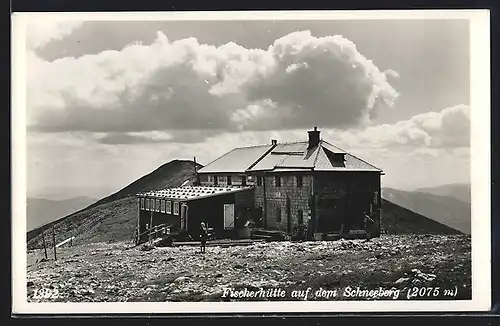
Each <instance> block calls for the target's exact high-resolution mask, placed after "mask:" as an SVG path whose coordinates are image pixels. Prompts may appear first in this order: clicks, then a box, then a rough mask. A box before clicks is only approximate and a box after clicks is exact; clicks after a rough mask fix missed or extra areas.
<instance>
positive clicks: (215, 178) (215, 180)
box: [213, 176, 219, 186]
mask: <svg viewBox="0 0 500 326" xmlns="http://www.w3.org/2000/svg"><path fill="white" fill-rule="evenodd" d="M213 178H214V186H216V185H217V184H218V183H219V182H218V180H217V176H213Z"/></svg>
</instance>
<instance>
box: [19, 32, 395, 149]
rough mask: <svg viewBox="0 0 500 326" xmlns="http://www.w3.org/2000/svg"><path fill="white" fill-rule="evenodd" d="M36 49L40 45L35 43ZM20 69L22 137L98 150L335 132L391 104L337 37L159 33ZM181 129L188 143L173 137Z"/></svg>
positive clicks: (352, 49)
mask: <svg viewBox="0 0 500 326" xmlns="http://www.w3.org/2000/svg"><path fill="white" fill-rule="evenodd" d="M67 28H69V27H67ZM67 28H66V27H65V28H62V27H60V28H59V29H57V30H58V31H60V32H59V34H58V35H64V33H66V31H67V30H68V29H67ZM38 40H39V41H38V42H35V43H36V44H43V42H42V41H41V40H44V38H43V37H42V36H39V37H38ZM29 69H30V70H31V69H33V70H34V71H36V73H32V76H31V78H29V82H28V116H29V121H28V126H29V128H30V129H31V130H35V131H39V132H61V131H74V130H77V131H89V132H103V133H110V134H109V136H108V137H107V138H105V139H104V140H103V141H104V142H106V141H107V142H119V141H126V140H127V139H128V140H130V141H131V142H135V141H146V140H147V139H152V140H153V139H154V137H150V136H148V135H147V134H144V135H139V134H135V135H134V134H130V133H147V132H151V131H165V132H168V133H169V134H170V137H172V138H174V139H177V140H180V141H182V140H183V139H184V140H189V139H191V140H193V139H197V140H203V139H204V138H206V137H207V136H210V135H213V134H217V133H223V132H235V131H256V130H269V129H276V128H281V129H283V130H285V129H297V128H301V129H302V128H306V127H310V126H311V125H316V124H321V125H322V126H323V127H329V128H337V129H340V130H342V129H347V128H350V127H355V126H365V125H367V124H368V123H369V122H370V119H371V118H372V117H373V116H374V115H375V114H376V112H377V110H378V109H380V108H381V107H386V106H387V107H390V106H392V105H393V103H394V101H395V100H396V99H397V97H398V93H397V92H396V90H395V89H394V88H393V87H392V86H391V85H390V84H389V82H388V80H387V76H392V77H394V76H396V75H397V73H396V72H394V71H392V70H388V71H386V72H383V71H380V70H379V69H378V68H377V67H376V66H375V65H374V64H373V62H371V61H370V60H368V59H366V58H365V57H364V56H363V55H362V54H361V53H359V52H358V50H357V49H356V46H355V44H354V43H352V42H350V41H349V40H347V39H345V38H343V37H342V36H338V35H337V36H331V37H320V38H317V37H314V36H312V35H311V33H310V32H308V31H304V32H295V33H292V34H289V35H286V36H284V37H282V38H280V39H278V40H276V41H275V42H274V44H272V45H271V46H270V47H269V48H268V49H267V50H262V49H246V48H244V47H242V46H239V45H237V44H234V43H228V44H225V45H222V46H219V47H215V46H211V45H206V44H199V43H198V41H197V40H196V39H195V38H189V39H184V40H179V41H175V42H170V41H169V40H168V38H167V37H166V36H165V35H164V34H163V33H161V32H159V33H158V35H157V38H156V40H155V42H153V43H152V44H150V45H140V44H133V45H130V46H128V47H126V48H124V49H122V50H121V51H104V52H101V53H99V54H96V55H86V56H83V57H79V58H63V59H59V60H56V61H53V62H43V61H40V60H39V59H37V60H32V62H31V64H30V65H29ZM186 130H190V131H193V132H194V134H195V136H196V137H194V138H193V137H191V138H189V137H182V135H181V136H176V134H179V133H181V132H182V131H186ZM120 139H121V140H120ZM169 139H170V138H167V139H163V140H167V141H168V140H169ZM153 141H155V140H153Z"/></svg>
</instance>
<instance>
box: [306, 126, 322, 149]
mask: <svg viewBox="0 0 500 326" xmlns="http://www.w3.org/2000/svg"><path fill="white" fill-rule="evenodd" d="M307 133H308V134H309V146H307V149H311V148H314V147H316V146H318V144H319V130H318V127H314V130H310V131H308V132H307Z"/></svg>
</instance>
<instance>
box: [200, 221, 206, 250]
mask: <svg viewBox="0 0 500 326" xmlns="http://www.w3.org/2000/svg"><path fill="white" fill-rule="evenodd" d="M207 237H208V229H207V226H206V225H205V222H201V224H200V240H201V248H200V249H201V253H205V246H206V244H207Z"/></svg>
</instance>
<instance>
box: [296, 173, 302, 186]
mask: <svg viewBox="0 0 500 326" xmlns="http://www.w3.org/2000/svg"><path fill="white" fill-rule="evenodd" d="M302 182H303V180H302V176H301V175H298V176H297V187H298V188H302Z"/></svg>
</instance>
